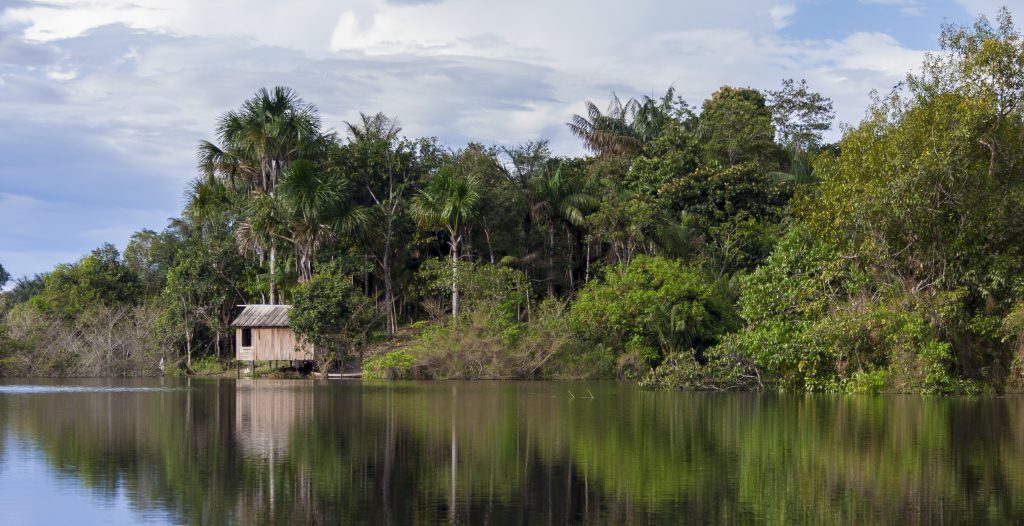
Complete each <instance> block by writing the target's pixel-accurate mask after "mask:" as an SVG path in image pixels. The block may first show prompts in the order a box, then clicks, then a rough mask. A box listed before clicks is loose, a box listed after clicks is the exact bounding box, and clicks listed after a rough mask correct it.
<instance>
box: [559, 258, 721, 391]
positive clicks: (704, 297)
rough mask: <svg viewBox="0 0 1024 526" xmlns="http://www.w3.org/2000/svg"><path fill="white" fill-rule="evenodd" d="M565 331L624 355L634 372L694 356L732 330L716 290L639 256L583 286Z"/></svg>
mask: <svg viewBox="0 0 1024 526" xmlns="http://www.w3.org/2000/svg"><path fill="white" fill-rule="evenodd" d="M570 327H571V328H572V330H573V333H574V334H576V335H577V337H579V338H580V339H582V340H583V341H586V342H589V343H592V344H594V345H603V346H606V347H608V348H610V349H612V350H613V351H614V352H615V353H616V354H619V355H625V356H627V357H628V358H627V359H630V360H633V361H634V362H633V363H632V364H629V365H630V367H634V368H636V369H638V370H641V371H642V370H646V369H647V368H648V367H649V366H652V365H657V364H658V363H660V362H661V361H662V360H663V359H664V358H665V357H666V356H667V355H669V354H671V353H675V352H681V351H687V350H695V351H697V352H698V353H699V352H701V351H702V350H703V349H705V348H707V347H708V346H710V345H713V344H714V343H715V342H716V341H717V340H718V338H719V337H720V336H721V335H722V334H725V333H727V332H729V331H730V330H733V329H734V328H735V327H736V318H735V314H734V313H733V312H732V309H731V307H730V305H729V303H728V301H727V300H726V299H725V298H724V295H723V294H722V292H721V290H720V289H719V288H718V287H716V285H715V283H714V282H711V281H709V280H708V279H707V278H705V277H704V275H703V274H702V273H701V271H700V270H697V269H694V268H691V267H687V266H685V265H684V264H682V263H680V262H678V261H672V260H668V259H664V258H660V257H647V256H640V257H638V258H636V259H635V260H634V261H633V262H632V263H631V264H628V265H627V264H620V265H616V266H614V267H612V268H610V269H609V270H608V271H607V272H606V274H605V277H604V279H603V280H595V281H593V282H591V283H589V284H588V285H587V286H586V287H584V288H583V290H582V291H581V292H580V294H579V297H578V298H577V299H576V302H575V303H574V304H573V306H572V311H571V314H570Z"/></svg>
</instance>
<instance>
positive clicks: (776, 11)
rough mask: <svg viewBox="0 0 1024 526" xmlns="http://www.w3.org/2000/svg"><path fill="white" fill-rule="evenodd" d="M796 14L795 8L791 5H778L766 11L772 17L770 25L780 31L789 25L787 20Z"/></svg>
mask: <svg viewBox="0 0 1024 526" xmlns="http://www.w3.org/2000/svg"><path fill="white" fill-rule="evenodd" d="M795 14H796V6H795V5H793V4H779V5H776V6H772V8H771V9H769V10H768V15H769V16H771V17H772V23H773V24H774V25H775V27H776V29H782V28H784V27H786V26H788V25H789V18H790V17H792V16H793V15H795Z"/></svg>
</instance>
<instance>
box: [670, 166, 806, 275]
mask: <svg viewBox="0 0 1024 526" xmlns="http://www.w3.org/2000/svg"><path fill="white" fill-rule="evenodd" d="M791 197H792V186H791V185H790V184H787V183H780V182H777V181H775V180H773V179H771V178H770V177H769V176H767V175H765V174H763V173H761V172H758V171H757V168H756V166H755V165H753V164H749V163H748V164H742V165H737V166H732V167H729V168H725V169H716V168H703V169H700V170H697V171H696V172H694V173H691V174H688V175H686V176H683V177H676V178H674V179H668V180H667V181H666V182H665V183H664V184H662V185H661V186H660V187H659V189H658V201H659V204H660V205H661V206H662V207H664V208H665V209H666V210H667V211H668V213H669V214H670V215H671V216H674V217H677V218H679V219H680V221H681V222H682V223H683V224H685V225H686V226H687V227H688V228H689V229H690V231H691V233H690V235H691V236H694V237H696V236H699V238H700V243H701V244H702V245H703V246H704V249H703V253H704V255H705V256H706V257H707V258H708V260H709V262H710V265H711V268H713V269H715V270H717V271H718V273H719V274H720V275H725V274H732V273H733V272H736V271H738V270H749V269H753V268H754V267H756V266H757V265H759V264H760V263H761V262H762V261H763V260H764V258H765V257H767V255H768V254H769V253H770V252H771V249H772V246H773V245H774V243H775V240H776V238H777V236H778V230H779V228H778V226H777V225H779V224H780V222H781V221H782V219H783V218H784V216H785V211H786V207H787V205H788V203H789V200H790V198H791Z"/></svg>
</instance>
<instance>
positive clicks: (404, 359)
mask: <svg viewBox="0 0 1024 526" xmlns="http://www.w3.org/2000/svg"><path fill="white" fill-rule="evenodd" d="M414 365H416V358H414V357H413V356H412V354H410V353H409V352H408V351H405V350H402V349H396V350H393V351H389V352H386V353H379V354H374V355H373V356H367V357H366V359H365V360H363V378H365V379H367V380H401V379H407V378H411V377H412V368H413V366H414Z"/></svg>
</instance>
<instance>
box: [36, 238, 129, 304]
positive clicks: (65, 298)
mask: <svg viewBox="0 0 1024 526" xmlns="http://www.w3.org/2000/svg"><path fill="white" fill-rule="evenodd" d="M43 282H44V289H43V291H42V293H40V294H38V295H36V296H34V297H33V298H32V299H31V302H32V303H33V305H35V306H36V307H37V308H39V309H41V310H42V311H44V312H46V313H48V314H53V315H56V316H60V317H65V318H73V317H75V316H77V315H79V314H81V313H82V312H84V311H85V310H87V309H88V308H90V307H92V306H93V305H97V304H102V305H107V306H113V305H116V304H124V303H126V304H136V303H138V301H139V300H140V299H141V292H142V290H141V288H142V287H141V284H140V283H139V277H138V275H137V274H136V273H134V272H132V270H131V269H130V268H128V267H127V266H126V265H125V264H124V262H123V261H122V260H121V254H120V253H119V252H118V251H117V249H116V248H114V246H113V245H110V244H109V243H108V244H105V245H103V246H102V247H100V248H97V249H95V250H93V251H92V253H91V254H90V255H88V256H86V257H84V258H82V259H80V260H79V261H78V262H77V263H73V264H64V265H59V266H57V268H55V269H54V270H53V271H52V272H50V273H49V274H47V275H45V276H44V277H43Z"/></svg>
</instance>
